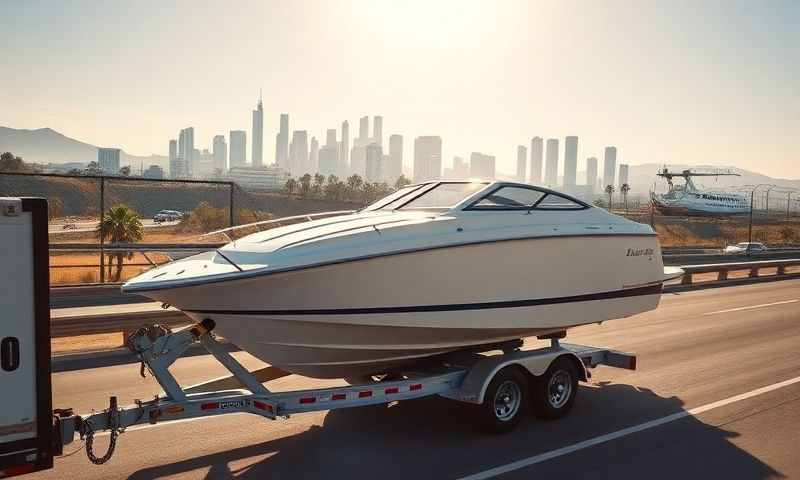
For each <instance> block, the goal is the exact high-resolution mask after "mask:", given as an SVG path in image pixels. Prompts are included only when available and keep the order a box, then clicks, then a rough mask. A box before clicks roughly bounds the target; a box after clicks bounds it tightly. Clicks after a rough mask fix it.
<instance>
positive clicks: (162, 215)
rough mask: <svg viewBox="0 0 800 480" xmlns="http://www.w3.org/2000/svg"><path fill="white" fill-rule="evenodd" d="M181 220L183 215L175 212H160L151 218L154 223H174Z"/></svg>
mask: <svg viewBox="0 0 800 480" xmlns="http://www.w3.org/2000/svg"><path fill="white" fill-rule="evenodd" d="M182 218H183V213H182V212H179V211H177V210H160V211H159V212H158V213H156V214H155V215H154V216H153V221H154V222H156V223H161V222H175V221H178V220H180V219H182Z"/></svg>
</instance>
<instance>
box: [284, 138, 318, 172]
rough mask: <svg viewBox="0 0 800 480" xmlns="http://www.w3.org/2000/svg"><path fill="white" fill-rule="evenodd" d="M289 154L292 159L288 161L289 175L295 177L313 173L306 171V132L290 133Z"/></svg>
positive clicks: (307, 166)
mask: <svg viewBox="0 0 800 480" xmlns="http://www.w3.org/2000/svg"><path fill="white" fill-rule="evenodd" d="M291 153H292V158H291V160H290V161H289V164H290V166H289V173H291V174H292V175H297V176H303V175H305V174H306V173H313V172H310V171H309V170H308V168H309V165H308V132H306V131H305V130H295V131H294V132H292V147H291Z"/></svg>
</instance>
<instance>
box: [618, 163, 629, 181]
mask: <svg viewBox="0 0 800 480" xmlns="http://www.w3.org/2000/svg"><path fill="white" fill-rule="evenodd" d="M628 170H629V168H628V165H627V164H626V163H620V164H619V178H618V180H617V181H618V183H619V186H620V187H621V186H623V185H624V184H626V183H628ZM628 186H630V185H628Z"/></svg>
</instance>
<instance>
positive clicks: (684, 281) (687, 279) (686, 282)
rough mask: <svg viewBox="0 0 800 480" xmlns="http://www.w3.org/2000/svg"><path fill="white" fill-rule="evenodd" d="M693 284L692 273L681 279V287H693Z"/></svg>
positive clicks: (684, 275) (685, 274) (687, 273)
mask: <svg viewBox="0 0 800 480" xmlns="http://www.w3.org/2000/svg"><path fill="white" fill-rule="evenodd" d="M691 284H692V273H691V272H686V273H684V274H683V277H681V285H691Z"/></svg>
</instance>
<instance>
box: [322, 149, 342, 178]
mask: <svg viewBox="0 0 800 480" xmlns="http://www.w3.org/2000/svg"><path fill="white" fill-rule="evenodd" d="M338 153H339V152H338V145H334V146H331V145H323V146H322V148H320V149H319V168H318V170H319V173H320V174H322V175H325V176H328V175H339V162H338V158H339V155H338Z"/></svg>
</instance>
